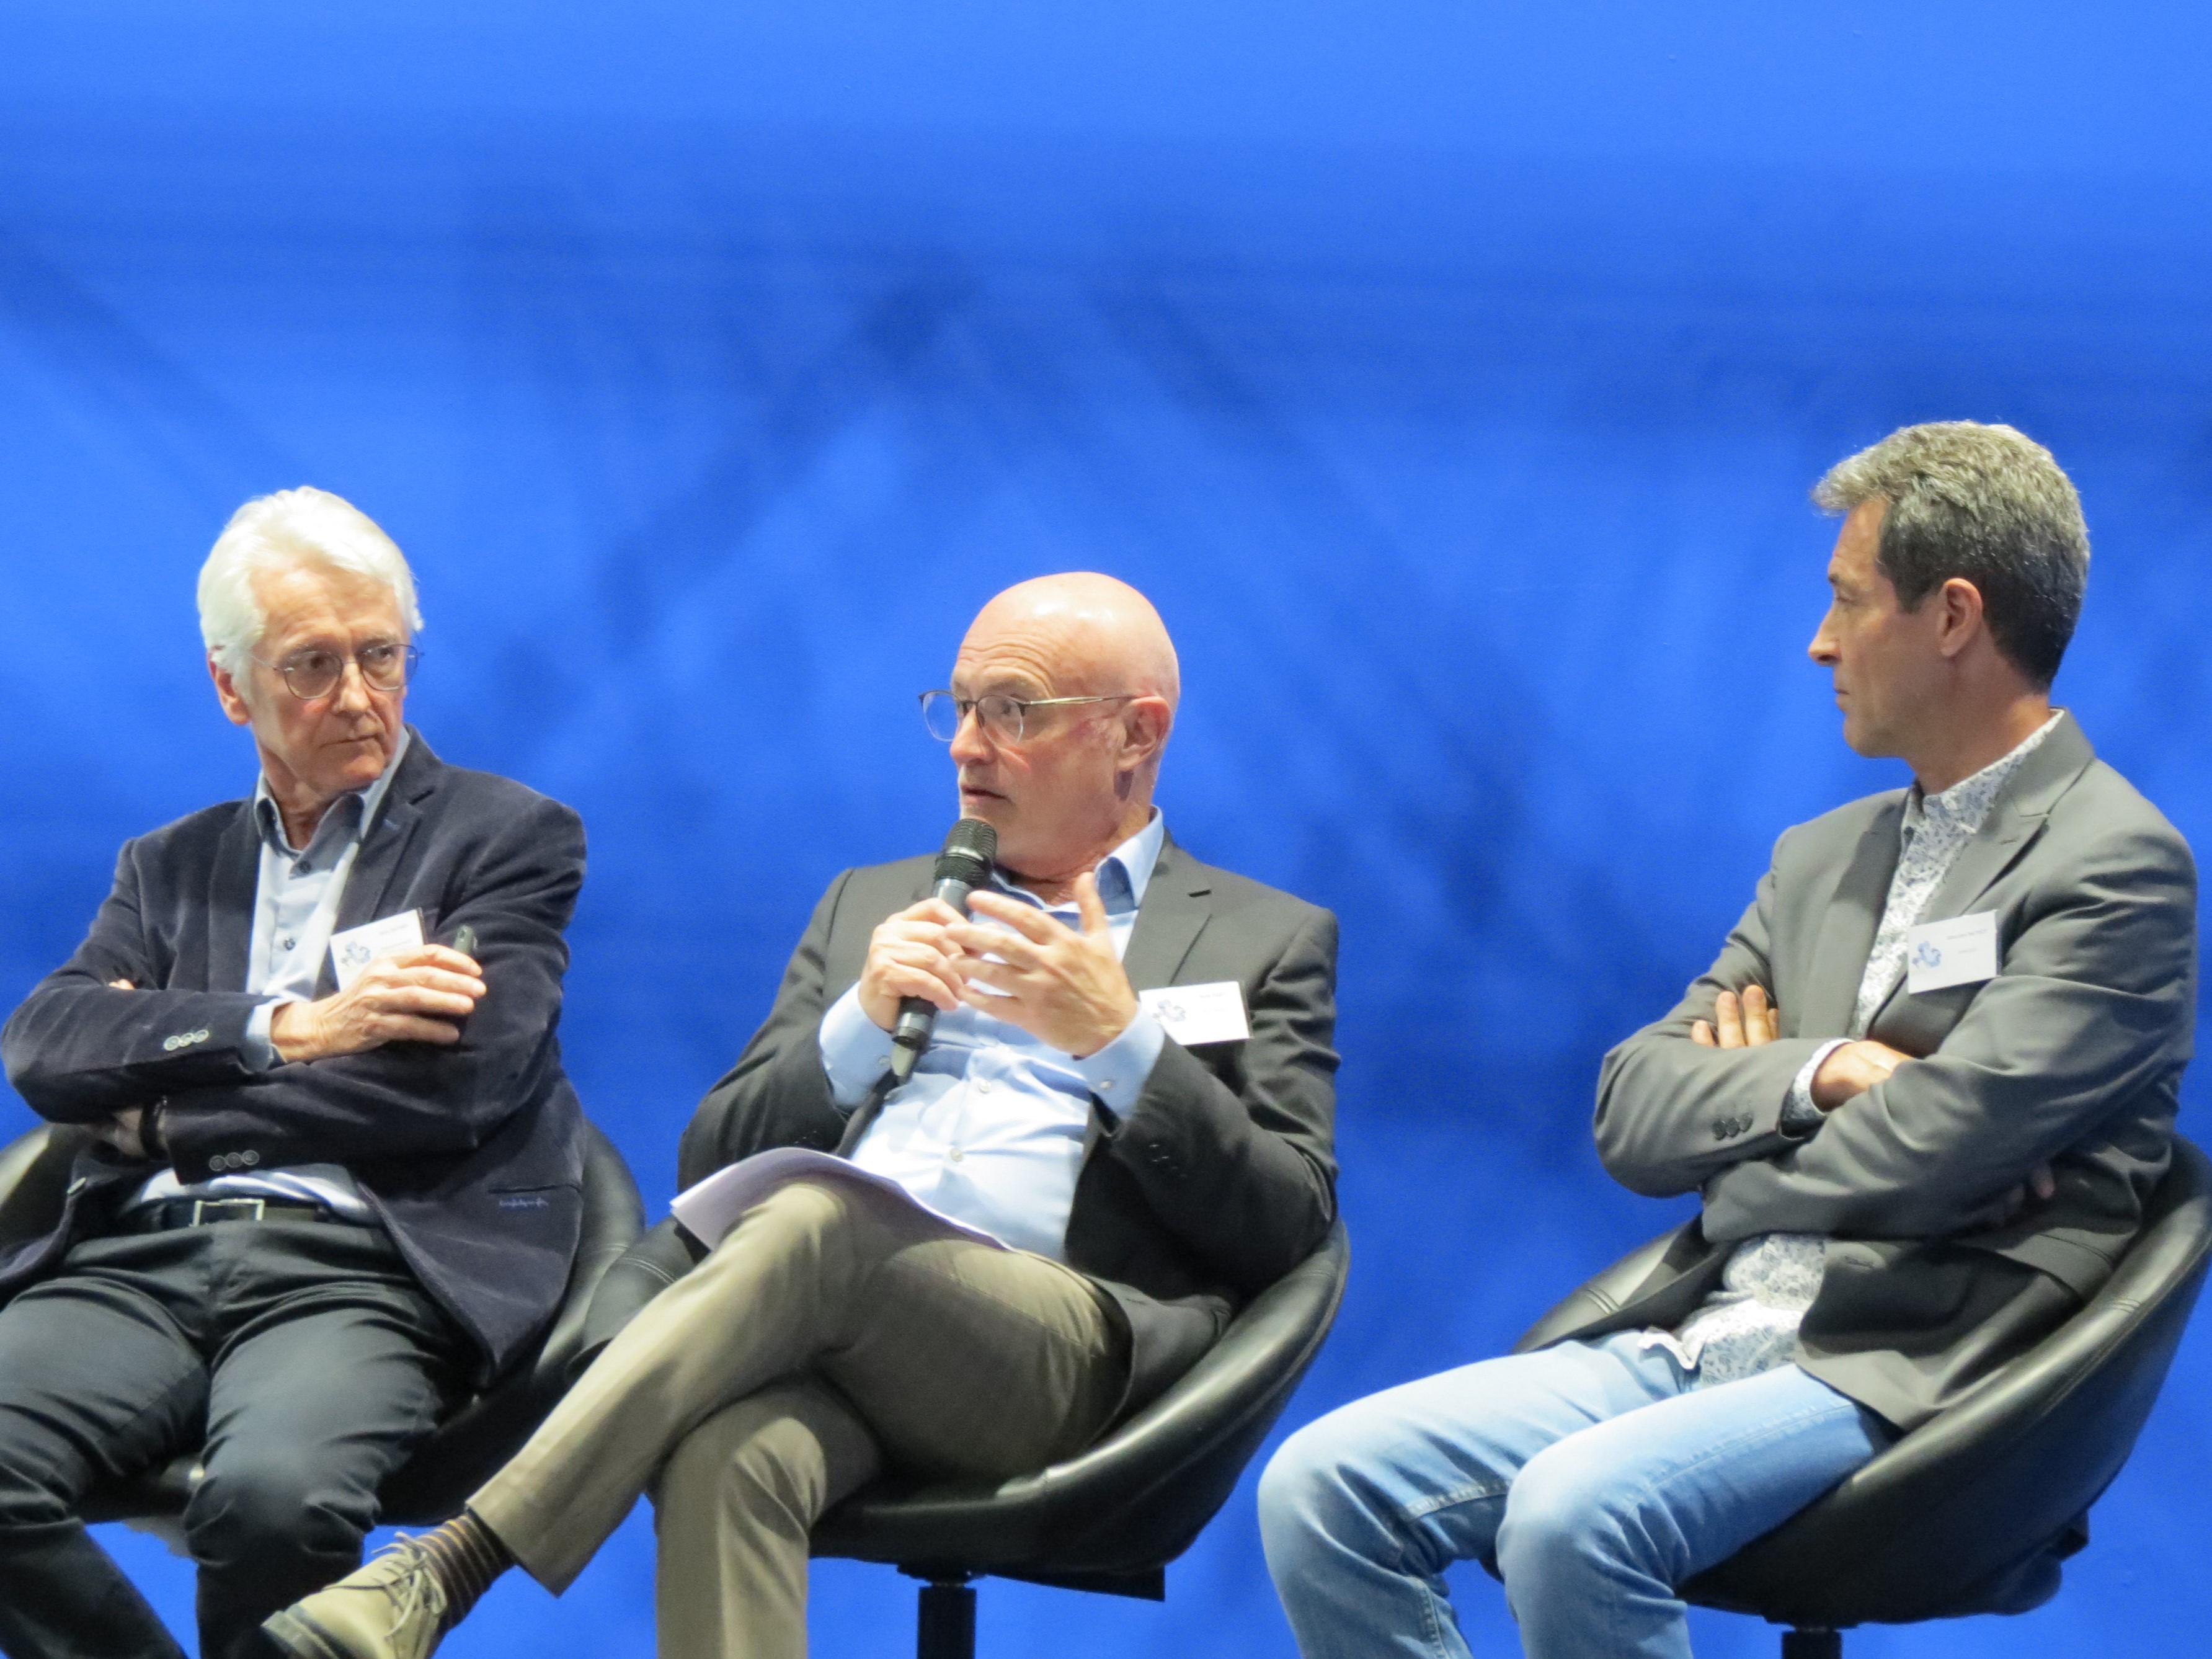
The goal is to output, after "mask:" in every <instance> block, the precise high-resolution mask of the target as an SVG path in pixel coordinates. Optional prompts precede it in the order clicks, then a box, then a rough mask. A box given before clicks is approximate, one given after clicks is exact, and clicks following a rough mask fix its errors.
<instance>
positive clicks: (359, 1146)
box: [0, 489, 584, 1659]
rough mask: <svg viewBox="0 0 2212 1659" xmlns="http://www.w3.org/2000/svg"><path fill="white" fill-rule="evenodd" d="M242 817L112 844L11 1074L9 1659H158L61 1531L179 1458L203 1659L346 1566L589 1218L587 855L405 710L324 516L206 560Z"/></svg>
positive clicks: (328, 507)
mask: <svg viewBox="0 0 2212 1659" xmlns="http://www.w3.org/2000/svg"><path fill="white" fill-rule="evenodd" d="M199 605H200V621H201V629H202V633H203V635H204V639H205V642H206V647H207V655H208V668H209V672H210V675H211V676H212V677H213V679H214V681H215V690H216V698H217V700H218V701H219V702H220V703H221V705H222V710H223V713H224V714H226V715H227V716H228V718H229V719H230V720H232V721H233V722H234V724H236V725H239V726H246V727H249V728H251V730H252V733H253V739H254V745H255V748H256V750H257V751H258V757H259V761H260V779H259V781H258V785H257V787H255V789H254V792H253V793H252V797H251V798H249V799H245V800H234V801H228V802H225V803H223V804H222V805H218V806H212V807H210V808H208V809H206V810H205V811H200V812H196V813H193V814H192V815H191V816H190V817H185V818H180V819H179V820H178V821H177V822H176V823H172V824H168V825H167V826H165V827H163V828H161V829H156V830H155V831H153V832H152V833H151V834H149V835H146V836H140V837H139V838H138V839H137V840H135V841H132V842H129V843H128V844H126V845H125V848H123V852H122V855H121V857H120V858H119V859H118V860H117V864H116V871H115V884H114V888H113V890H112V892H111V893H110V894H109V896H108V897H107V900H106V903H104V904H103V905H102V906H101V907H100V912H99V915H97V916H96V917H95V918H94V921H93V925H92V931H91V933H90V934H89V935H88V937H87V939H85V942H84V944H83V945H82V946H81V947H80V948H79V949H78V951H77V952H76V955H75V956H74V957H71V958H70V961H69V962H68V963H65V964H64V966H62V967H61V968H60V969H57V970H56V971H55V972H54V973H53V974H52V975H48V976H47V978H46V980H45V981H42V982H41V983H40V985H39V986H38V987H36V988H35V989H34V990H33V992H32V993H31V994H30V996H29V997H28V998H27V999H26V1000H25V1001H24V1003H23V1005H22V1006H21V1007H20V1008H18V1009H17V1010H16V1011H15V1016H14V1018H11V1019H10V1020H9V1022H8V1025H7V1028H6V1030H5V1033H4V1035H0V1053H4V1057H5V1060H6V1063H7V1070H8V1077H9V1081H10V1082H11V1083H13V1084H14V1085H15V1088H16V1090H17V1091H19V1092H20V1093H21V1095H22V1097H23V1098H24V1099H25V1100H26V1101H27V1102H28V1103H30V1105H31V1106H32V1108H33V1109H34V1110H36V1111H37V1112H39V1113H40V1115H42V1116H44V1117H46V1118H47V1119H48V1120H49V1121H52V1122H53V1123H55V1124H56V1125H58V1126H61V1127H60V1133H61V1135H62V1137H63V1138H64V1141H65V1142H66V1141H68V1140H70V1139H74V1140H75V1141H76V1142H77V1143H79V1146H78V1150H77V1152H76V1164H75V1167H74V1169H73V1170H72V1172H71V1174H72V1177H73V1178H72V1179H71V1181H70V1184H69V1188H68V1195H67V1199H66V1201H65V1204H64V1209H63V1212H62V1214H61V1216H60V1218H59V1220H58V1223H57V1224H56V1225H54V1226H53V1228H52V1231H49V1232H47V1233H46V1235H45V1236H44V1237H40V1238H38V1239H35V1240H33V1241H32V1242H30V1243H27V1244H24V1245H21V1247H19V1248H17V1249H14V1250H13V1251H12V1252H9V1253H7V1254H4V1255H0V1297H4V1298H6V1302H5V1305H4V1307H0V1649H4V1650H6V1651H7V1653H8V1654H9V1655H10V1656H11V1659H60V1656H64V1655H66V1656H72V1659H78V1656H100V1659H111V1656H112V1659H125V1656H128V1659H179V1648H178V1645H177V1644H176V1642H175V1641H174V1639H173V1638H172V1637H171V1636H170V1634H169V1633H168V1632H167V1630H166V1629H164V1628H163V1626H162V1625H161V1622H160V1620H158V1619H156V1618H155V1615H154V1613H153V1612H152V1610H151V1609H150V1608H149V1607H147V1605H146V1603H145V1601H143V1599H142V1598H141V1597H140V1596H139V1595H138V1594H137V1591H136V1590H135V1589H132V1587H131V1584H130V1583H129V1582H128V1581H127V1580H126V1579H125V1578H124V1577H123V1576H122V1575H121V1573H120V1572H119V1571H118V1570H117V1568H116V1566H115V1565H114V1563H113V1562H112V1561H111V1560H110V1559H108V1557H107V1555H106V1553H105V1552H104V1551H102V1550H101V1549H100V1547H99V1545H98V1544H96V1543H94V1541H93V1540H92V1539H91V1538H90V1536H89V1535H88V1534H87V1533H86V1531H85V1529H84V1527H83V1525H82V1522H80V1521H79V1519H78V1516H79V1513H80V1511H81V1509H82V1504H83V1502H84V1499H85V1498H86V1497H87V1496H88V1494H89V1493H90V1492H93V1491H94V1489H95V1488H97V1487H99V1486H103V1485H106V1484H109V1483H112V1482H114V1481H117V1480H125V1479H128V1478H129V1477H131V1475H133V1474H137V1473H139V1472H141V1471H143V1470H144V1469H146V1468H150V1467H155V1466H157V1465H159V1464H160V1463H161V1462H165V1461H167V1459H168V1458H170V1457H172V1456H174V1455H179V1453H183V1452H186V1451H189V1450H191V1449H193V1448H195V1447H199V1448H202V1450H201V1462H202V1464H203V1466H204V1476H203V1478H202V1479H201V1480H199V1482H198V1484H197V1486H196V1487H195V1488H194V1490H193V1492H192V1496H191V1501H190V1503H189V1504H188V1505H187V1506H186V1509H185V1516H184V1529H185V1539H186V1541H187V1542H188V1544H189V1545H190V1547H191V1553H192V1555H193V1557H194V1559H196V1560H197V1562H198V1563H199V1565H200V1581H199V1599H198V1613H199V1627H200V1652H201V1653H202V1655H204V1656H205V1659H240V1656H245V1655H247V1654H250V1653H257V1652H260V1651H263V1649H262V1647H261V1640H262V1638H260V1636H259V1634H258V1626H259V1624H260V1622H261V1620H263V1619H264V1618H266V1617H267V1616H268V1615H269V1613H270V1612H271V1611H272V1610H274V1609H275V1608H276V1607H281V1606H283V1604H284V1603H285V1602H287V1601H290V1600H292V1599H293V1598H294V1597H295V1596H297V1595H301V1594H304V1593H306V1592H307V1591H309V1590H312V1589H315V1588H316V1587H317V1586H319V1585H320V1584H323V1583H328V1582H329V1581H330V1580H331V1579H332V1578H335V1577H338V1576H339V1575H341V1574H343V1572H345V1571H347V1570H349V1568H351V1567H352V1566H354V1565H356V1563H358V1562H359V1560H360V1559H361V1541H362V1535H363V1534H365V1533H366V1532H367V1531H368V1528H370V1527H371V1526H373V1525H374V1523H375V1521H376V1516H377V1497H376V1494H377V1489H378V1486H379V1483H380V1481H381V1480H382V1479H383V1477H384V1476H385V1475H386V1474H388V1473H390V1472H391V1471H392V1469H393V1468H396V1467H397V1466H398V1463H399V1462H401V1461H402V1460H403V1459H404V1457H405V1455H406V1454H407V1452H408V1450H409V1449H410V1447H411V1446H412V1445H413V1444H414V1443H416V1441H418V1440H419V1439H420V1438H421V1437H422V1435H423V1434H425V1433H426V1432H427V1431H428V1430H429V1429H430V1428H431V1427H432V1426H433V1425H434V1424H435V1422H436V1420H437V1419H438V1418H439V1416H440V1415H441V1413H442V1412H443V1411H444V1410H445V1409H447V1407H449V1406H450V1405H451V1404H453V1403H454V1402H455V1401H457V1399H458V1398H459V1397H460V1396H461V1395H462V1394H463V1393H464V1392H465V1390H467V1389H470V1388H471V1386H472V1385H475V1384H477V1383H481V1382H482V1381H483V1380H484V1379H486V1378H488V1377H489V1376H491V1375H493V1374H495V1373H496V1372H497V1371H498V1370H501V1368H502V1367H503V1366H504V1364H506V1363H507V1361H508V1360H509V1359H510V1358H512V1357H513V1356H514V1355H515V1354H516V1353H517V1352H518V1351H519V1350H520V1349H521V1348H522V1346H524V1345H525V1344H526V1342H527V1341H528V1340H529V1339H530V1338H531V1337H532V1335H533V1334H535V1333H536V1332H537V1331H538V1329H539V1328H541V1327H542V1326H543V1325H544V1322H545V1321H546V1320H547V1319H548V1318H549V1317H550V1315H551V1313H552V1310H553V1309H554V1307H555V1306H556V1303H557V1301H558V1298H559V1296H560V1293H561V1291H562V1286H563V1285H565V1284H566V1282H567V1279H568V1268H569V1261H570V1257H571V1256H572V1255H573V1254H574V1248H575V1242H576V1237H577V1232H578V1227H579V1222H580V1195H579V1182H580V1163H579V1159H580V1148H579V1146H578V1139H577V1138H578V1134H579V1132H580V1113H579V1110H578V1107H577V1103H576V1099H575V1097H574V1092H573V1091H571V1090H570V1089H569V1087H568V1080H567V1079H566V1077H565V1076H564V1075H563V1073H562V1067H561V1056H560V1048H559V1046H558V1044H557V1043H556V1041H555V1039H554V1029H555V1026H556V1023H557V1021H558V1018H559V1015H560V1008H561V981H562V974H563V972H564V971H565V969H566V968H567V965H568V951H567V947H566V945H564V944H563V942H562V930H563V929H564V928H565V927H567V925H568V918H569V915H570V913H571V911H572V910H573V909H574V905H575V901H576V895H577V892H578V890H579V889H580V886H581V884H582V881H583V871H584V845H583V833H582V829H581V826H580V823H578V821H577V818H576V815H575V814H574V812H572V811H569V810H568V808H567V807H565V806H562V805H560V804H559V803H557V802H555V801H551V800H549V799H546V798H545V797H544V796H542V795H539V794H537V793H534V792H532V791H531V790H529V789H526V788H524V787H522V786H521V785H520V784H517V783H513V782H510V781H507V780H506V779H504V778H497V777H492V776H489V775H485V774H483V773H478V772H467V771H463V770H461V769H459V768H456V767H449V766H447V765H446V764H444V763H442V762H441V761H440V760H439V759H438V757H436V756H435V755H434V754H432V753H431V752H430V750H429V747H428V744H425V743H424V742H423V741H422V738H421V737H420V736H419V735H417V734H416V732H415V731H414V730H413V728H412V727H410V726H406V725H404V723H403V721H402V719H401V714H402V709H403V707H404V702H405V700H406V695H407V684H408V679H409V677H410V672H411V671H412V668H413V665H414V662H415V659H416V651H415V647H414V643H413V640H414V635H415V634H416V631H417V630H418V629H420V627H421V626H422V617H421V615H420V613H419V611H417V609H416V601H415V583H414V578H413V576H412V575H411V574H410V572H409V570H408V568H407V563H406V561H405V560H404V558H403V557H402V556H400V552H399V550H398V548H397V547H395V546H393V545H392V542H391V541H390V539H389V538H386V536H385V534H384V532H382V531H380V529H378V528H377V526H375V525H374V523H372V522H371V521H370V520H368V518H367V517H366V516H365V515H364V514H362V513H360V512H359V511H358V510H357V509H356V508H355V507H352V506H350V505H349V504H348V503H347V502H345V501H341V500H340V499H339V498H338V497H337V496H335V495H329V494H327V493H325V492H324V491H322V490H319V489H289V490H285V491H283V492H282V493H280V494H277V495H270V496H265V497H263V498H262V499H260V500H258V501H249V502H248V503H246V506H244V507H241V508H240V509H239V511H238V513H237V514H236V515H235V516H234V518H233V519H232V520H231V521H230V523H229V525H228V527H226V528H225V530H224V531H223V532H222V536H221V538H219V539H218V540H217V541H216V544H215V548H214V550H213V551H212V552H210V554H209V556H208V559H207V563H206V565H205V567H204V568H203V570H202V571H201V574H200V582H199Z"/></svg>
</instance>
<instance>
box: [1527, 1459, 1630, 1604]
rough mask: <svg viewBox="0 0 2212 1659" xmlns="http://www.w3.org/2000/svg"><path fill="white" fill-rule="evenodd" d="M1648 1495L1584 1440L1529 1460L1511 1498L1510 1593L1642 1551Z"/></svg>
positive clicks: (1598, 1569)
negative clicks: (1640, 1540)
mask: <svg viewBox="0 0 2212 1659" xmlns="http://www.w3.org/2000/svg"><path fill="white" fill-rule="evenodd" d="M1643 1513H1644V1494H1643V1492H1642V1491H1641V1489H1640V1488H1639V1487H1638V1486H1633V1485H1632V1484H1631V1483H1630V1482H1629V1481H1627V1480H1624V1479H1623V1478H1622V1477H1621V1474H1620V1471H1619V1469H1618V1468H1617V1467H1616V1466H1615V1465H1614V1464H1613V1461H1612V1460H1610V1459H1608V1458H1607V1457H1606V1456H1604V1455H1602V1452H1601V1450H1600V1449H1598V1448H1596V1447H1595V1445H1594V1444H1593V1443H1590V1442H1589V1440H1588V1439H1587V1438H1586V1437H1584V1436H1581V1435H1569V1436H1568V1437H1566V1438H1565V1439H1564V1440H1560V1441H1557V1442H1555V1443H1553V1444H1552V1445H1549V1446H1547V1447H1546V1448H1545V1449H1543V1450H1542V1451H1541V1452H1538V1453H1537V1454H1536V1455H1534V1457H1532V1458H1530V1459H1529V1460H1528V1463H1527V1465H1526V1466H1525V1467H1523V1468H1522V1471H1521V1473H1520V1474H1519V1475H1517V1476H1516V1478H1515V1480H1514V1481H1513V1485H1512V1487H1511V1489H1510V1491H1509V1492H1507V1494H1506V1499H1505V1513H1504V1516H1503V1518H1502V1519H1501V1520H1500V1521H1499V1522H1498V1571H1499V1573H1500V1575H1501V1576H1502V1577H1504V1580H1505V1582H1506V1583H1507V1585H1508V1586H1509V1587H1510V1586H1511V1585H1513V1584H1515V1583H1522V1584H1523V1585H1527V1584H1529V1583H1533V1582H1534V1580H1536V1579H1538V1578H1541V1579H1544V1580H1547V1581H1553V1582H1556V1581H1558V1580H1559V1579H1560V1578H1562V1577H1572V1576H1574V1575H1577V1574H1580V1573H1584V1572H1589V1571H1600V1570H1602V1566H1603V1564H1607V1563H1617V1562H1619V1561H1620V1560H1621V1559H1624V1557H1625V1555H1626V1554H1629V1553H1637V1551H1636V1545H1637V1533H1638V1528H1640V1527H1641V1525H1642V1516H1643Z"/></svg>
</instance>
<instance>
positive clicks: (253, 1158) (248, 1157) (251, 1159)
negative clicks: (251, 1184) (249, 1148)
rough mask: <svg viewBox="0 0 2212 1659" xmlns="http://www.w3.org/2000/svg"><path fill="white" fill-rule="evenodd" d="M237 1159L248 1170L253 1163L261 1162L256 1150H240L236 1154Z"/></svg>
mask: <svg viewBox="0 0 2212 1659" xmlns="http://www.w3.org/2000/svg"><path fill="white" fill-rule="evenodd" d="M238 1161H239V1162H240V1164H244V1165H245V1166H246V1168H247V1169H249V1170H250V1169H252V1167H253V1166H254V1165H255V1164H258V1163H260V1162H261V1154H260V1153H258V1152H240V1154H239V1155H238Z"/></svg>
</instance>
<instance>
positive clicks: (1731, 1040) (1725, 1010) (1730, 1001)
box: [1713, 991, 1744, 1048]
mask: <svg viewBox="0 0 2212 1659" xmlns="http://www.w3.org/2000/svg"><path fill="white" fill-rule="evenodd" d="M1713 1024H1714V1026H1715V1027H1716V1028H1717V1030H1718V1031H1719V1033H1720V1039H1721V1047H1722V1048H1742V1047H1743V1046H1744V1042H1743V1005H1742V1003H1741V1002H1740V1001H1739V1000H1737V998H1736V994H1735V992H1733V991H1723V992H1722V993H1721V994H1719V995H1718V996H1717V997H1715V998H1714V999H1713Z"/></svg>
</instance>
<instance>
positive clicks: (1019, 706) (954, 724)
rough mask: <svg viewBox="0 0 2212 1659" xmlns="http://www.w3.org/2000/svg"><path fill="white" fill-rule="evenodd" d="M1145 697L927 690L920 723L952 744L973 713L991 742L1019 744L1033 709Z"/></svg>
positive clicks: (1131, 694)
mask: <svg viewBox="0 0 2212 1659" xmlns="http://www.w3.org/2000/svg"><path fill="white" fill-rule="evenodd" d="M1143 695H1144V694H1143V693H1142V692H1139V691H1111V692H1108V693H1105V694H1104V695H1103V696H1096V697H1030V698H1027V699H1024V698H1021V697H1010V696H1006V694H1005V693H1004V692H1002V691H994V692H993V693H992V694H991V695H990V696H987V697H956V696H953V695H952V693H951V692H950V691H925V692H923V693H922V694H921V723H922V724H923V725H924V726H927V727H928V728H929V735H930V736H931V737H933V738H936V739H937V740H938V741H939V743H950V742H951V741H952V739H953V738H957V737H958V736H959V735H960V726H961V723H962V722H963V721H964V720H966V719H967V718H968V715H969V711H970V710H973V711H974V713H975V722H976V724H977V725H979V726H981V727H982V728H983V735H984V736H985V737H987V738H990V739H991V741H992V742H994V743H1019V742H1020V741H1021V740H1022V736H1023V733H1024V732H1025V731H1026V730H1027V729H1028V720H1029V713H1030V709H1032V708H1066V707H1067V706H1069V705H1070V704H1071V703H1079V702H1128V701H1129V700H1130V699H1131V698H1132V697H1138V696H1143Z"/></svg>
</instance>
